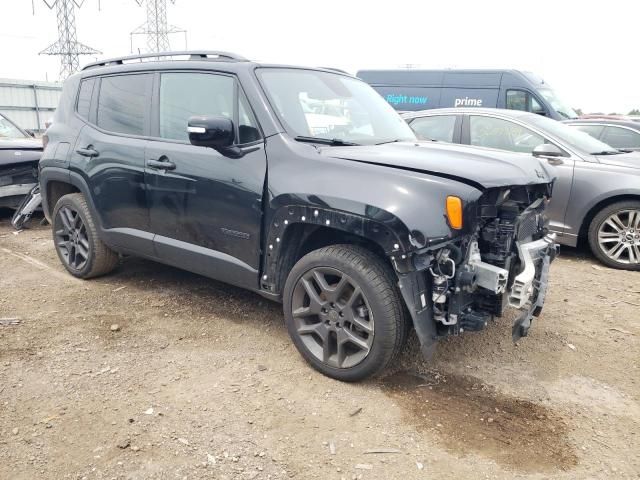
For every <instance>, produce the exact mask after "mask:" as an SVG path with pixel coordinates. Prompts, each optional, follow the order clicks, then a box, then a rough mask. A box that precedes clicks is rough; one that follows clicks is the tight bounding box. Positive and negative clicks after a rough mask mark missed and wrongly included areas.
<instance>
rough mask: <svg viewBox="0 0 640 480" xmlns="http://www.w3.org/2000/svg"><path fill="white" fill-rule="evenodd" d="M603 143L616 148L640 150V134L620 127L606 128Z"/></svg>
mask: <svg viewBox="0 0 640 480" xmlns="http://www.w3.org/2000/svg"><path fill="white" fill-rule="evenodd" d="M602 141H603V142H604V143H606V144H608V145H611V146H612V147H614V148H640V134H639V133H638V132H634V131H632V130H628V129H626V128H620V127H606V128H605V129H604V134H603V135H602Z"/></svg>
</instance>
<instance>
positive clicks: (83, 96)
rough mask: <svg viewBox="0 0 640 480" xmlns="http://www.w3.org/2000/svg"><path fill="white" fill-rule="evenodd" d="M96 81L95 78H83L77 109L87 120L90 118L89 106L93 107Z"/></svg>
mask: <svg viewBox="0 0 640 480" xmlns="http://www.w3.org/2000/svg"><path fill="white" fill-rule="evenodd" d="M95 83H96V79H95V78H88V79H87V80H83V81H82V83H81V84H80V92H79V93H78V103H77V104H76V111H77V112H78V115H80V116H81V117H82V118H84V119H85V120H88V119H89V108H90V107H91V95H93V85H94V84H95Z"/></svg>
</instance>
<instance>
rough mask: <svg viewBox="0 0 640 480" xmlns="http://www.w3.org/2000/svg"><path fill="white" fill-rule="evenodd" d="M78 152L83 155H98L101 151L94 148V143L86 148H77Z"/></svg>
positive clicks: (91, 156)
mask: <svg viewBox="0 0 640 480" xmlns="http://www.w3.org/2000/svg"><path fill="white" fill-rule="evenodd" d="M76 153H77V154H79V155H82V156H83V157H89V158H93V157H97V156H98V155H100V153H99V152H98V151H97V150H95V149H94V148H93V145H89V146H87V147H86V148H77V149H76Z"/></svg>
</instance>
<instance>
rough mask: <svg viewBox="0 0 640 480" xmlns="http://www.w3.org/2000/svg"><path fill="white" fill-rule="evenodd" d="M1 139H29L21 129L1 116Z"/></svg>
mask: <svg viewBox="0 0 640 480" xmlns="http://www.w3.org/2000/svg"><path fill="white" fill-rule="evenodd" d="M0 138H28V137H27V136H26V135H25V134H24V133H22V132H21V131H20V129H18V128H16V126H15V125H14V124H13V123H11V122H10V121H9V120H7V119H6V118H4V117H3V116H2V115H0Z"/></svg>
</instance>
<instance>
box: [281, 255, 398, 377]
mask: <svg viewBox="0 0 640 480" xmlns="http://www.w3.org/2000/svg"><path fill="white" fill-rule="evenodd" d="M317 274H320V276H321V278H322V279H324V285H326V286H328V287H332V288H333V289H331V290H329V289H328V290H322V289H321V287H320V288H319V286H320V283H318V281H317V280H315V279H316V278H317V277H316V275H317ZM311 278H313V280H312V281H311V284H313V288H314V289H315V292H316V294H317V295H318V297H317V298H318V299H320V300H321V302H324V303H321V305H324V306H326V308H325V307H322V308H319V307H318V308H319V309H316V311H318V312H319V313H318V314H317V315H316V314H310V313H308V312H310V311H311V310H312V309H313V307H312V305H311V296H310V295H309V293H308V291H309V290H308V288H310V287H309V285H310V283H309V280H310V279H311ZM332 278H333V279H334V280H333V281H334V282H335V283H330V281H331V279H332ZM305 282H306V283H305ZM341 282H344V284H343V283H341ZM340 285H343V286H342V287H340ZM345 285H346V286H345ZM301 289H302V290H301ZM337 291H339V292H338V293H335V292H337ZM323 298H324V300H323ZM301 299H302V300H301ZM283 300H284V302H283V303H284V315H285V322H286V325H287V330H288V331H289V335H290V336H291V338H292V340H293V343H294V344H295V346H296V348H297V349H298V351H299V352H300V353H301V355H302V356H303V357H304V359H305V360H306V361H307V362H308V363H309V364H310V365H311V366H312V367H313V368H315V369H316V370H318V371H319V372H321V373H323V374H324V375H327V376H329V377H332V378H335V379H337V380H342V381H347V382H355V381H359V380H363V379H365V378H367V377H371V376H374V375H377V374H379V373H381V372H382V371H383V370H384V369H385V368H386V367H387V366H388V365H389V364H390V363H391V362H392V361H393V360H394V359H395V358H396V356H397V355H398V354H399V353H400V352H401V351H402V348H403V347H404V344H405V341H406V336H407V326H408V323H407V320H406V317H405V309H404V308H403V303H402V300H401V297H400V292H399V291H398V287H397V279H396V276H395V274H394V272H393V271H392V269H391V267H390V266H389V265H387V264H386V263H384V262H383V261H382V260H381V259H380V258H379V257H378V256H376V255H375V254H373V253H372V252H371V251H369V250H367V249H365V248H362V247H359V246H353V245H333V246H329V247H324V248H320V249H318V250H314V251H313V252H311V253H308V254H307V255H305V256H304V257H302V258H301V259H300V260H299V261H298V262H297V263H296V264H295V265H294V267H293V269H292V270H291V272H290V273H289V276H288V277H287V281H286V284H285V288H284V298H283ZM333 300H335V303H334V302H333ZM301 301H302V303H300V302H301ZM306 301H308V302H309V305H308V306H305V302H306ZM300 305H302V306H300ZM315 305H316V304H314V306H315ZM294 308H295V310H296V312H295V314H294ZM323 309H324V310H327V311H328V312H324V313H323V312H322V311H321V310H323ZM301 312H302V313H304V315H307V316H304V317H303V316H302V315H301ZM350 319H351V320H350ZM323 324H324V325H323ZM361 326H363V327H364V326H366V329H361V328H360V327H361ZM320 329H322V333H320V331H319V330H320ZM311 330H313V331H311ZM301 331H302V332H303V333H300V332H301ZM369 331H370V333H369ZM324 338H327V339H329V340H327V341H328V342H333V341H335V342H336V350H335V352H334V351H332V350H331V348H327V350H326V352H331V354H330V355H329V354H326V353H325V348H324V346H325V343H324ZM353 340H357V342H356V343H352V341H353ZM341 342H342V345H341V346H338V344H339V343H341ZM364 344H367V348H366V349H365V348H363V347H362V346H361V345H364ZM340 350H342V353H341V352H340ZM321 356H322V357H328V358H327V359H326V361H325V358H320V357H321Z"/></svg>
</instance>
